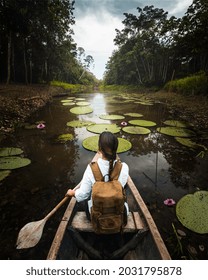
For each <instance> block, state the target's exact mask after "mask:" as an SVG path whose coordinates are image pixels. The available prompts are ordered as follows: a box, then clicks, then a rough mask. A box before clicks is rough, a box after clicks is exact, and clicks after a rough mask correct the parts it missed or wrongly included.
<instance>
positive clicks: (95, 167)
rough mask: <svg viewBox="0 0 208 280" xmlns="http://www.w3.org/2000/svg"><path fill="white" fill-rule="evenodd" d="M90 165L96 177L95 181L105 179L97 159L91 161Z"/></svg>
mask: <svg viewBox="0 0 208 280" xmlns="http://www.w3.org/2000/svg"><path fill="white" fill-rule="evenodd" d="M90 167H91V169H92V173H93V175H94V177H95V181H101V182H102V181H104V178H103V174H102V173H101V171H100V168H99V165H98V163H97V162H96V161H93V162H91V163H90Z"/></svg>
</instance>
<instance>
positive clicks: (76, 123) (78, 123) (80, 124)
mask: <svg viewBox="0 0 208 280" xmlns="http://www.w3.org/2000/svg"><path fill="white" fill-rule="evenodd" d="M91 124H94V123H93V122H90V121H71V122H67V124H66V125H67V126H71V127H85V126H88V125H91Z"/></svg>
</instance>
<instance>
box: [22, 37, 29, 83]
mask: <svg viewBox="0 0 208 280" xmlns="http://www.w3.org/2000/svg"><path fill="white" fill-rule="evenodd" d="M25 48H26V47H25V40H24V39H23V60H24V67H25V83H26V84H28V75H27V59H26V50H25Z"/></svg>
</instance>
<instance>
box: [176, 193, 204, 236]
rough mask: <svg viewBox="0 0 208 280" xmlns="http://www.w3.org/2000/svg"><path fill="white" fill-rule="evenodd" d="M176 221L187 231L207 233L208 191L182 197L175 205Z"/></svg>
mask: <svg viewBox="0 0 208 280" xmlns="http://www.w3.org/2000/svg"><path fill="white" fill-rule="evenodd" d="M176 215H177V218H178V220H179V221H180V222H181V223H182V224H183V225H184V226H185V227H186V228H188V229H190V230H192V231H194V232H197V233H200V234H206V233H208V219H207V217H208V191H197V192H195V193H194V194H187V195H185V196H183V197H182V198H181V199H180V200H179V201H178V203H177V204H176Z"/></svg>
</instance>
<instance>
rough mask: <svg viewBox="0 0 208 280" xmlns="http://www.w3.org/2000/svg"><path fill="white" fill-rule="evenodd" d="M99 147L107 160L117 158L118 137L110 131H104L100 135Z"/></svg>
mask: <svg viewBox="0 0 208 280" xmlns="http://www.w3.org/2000/svg"><path fill="white" fill-rule="evenodd" d="M98 147H99V150H100V152H102V154H103V156H104V157H105V158H106V159H107V160H115V159H116V151H117V148H118V139H117V137H116V136H115V135H114V134H113V133H111V132H108V131H104V132H102V133H101V134H100V137H99V142H98Z"/></svg>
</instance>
